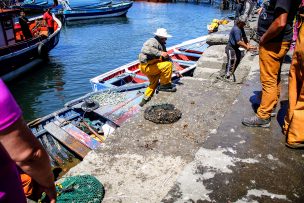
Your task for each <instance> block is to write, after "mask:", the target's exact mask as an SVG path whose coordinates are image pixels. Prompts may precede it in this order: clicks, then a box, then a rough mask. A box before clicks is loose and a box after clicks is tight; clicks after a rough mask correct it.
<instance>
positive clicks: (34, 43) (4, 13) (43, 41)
mask: <svg viewBox="0 0 304 203" xmlns="http://www.w3.org/2000/svg"><path fill="white" fill-rule="evenodd" d="M17 12H18V10H0V20H1V24H0V67H1V69H0V77H1V78H2V79H3V80H5V81H10V80H13V79H14V78H16V77H18V76H19V75H21V74H22V73H24V72H26V71H28V70H30V69H31V68H33V67H35V66H36V65H37V64H39V63H40V62H42V61H43V60H44V59H46V58H47V56H48V52H49V51H50V50H52V49H53V48H54V47H55V46H56V45H57V44H58V42H59V36H60V31H61V26H62V24H61V22H60V21H59V20H58V19H57V18H56V17H55V16H54V15H53V18H54V20H55V29H54V30H55V31H54V33H53V34H51V35H49V36H48V31H47V30H48V29H47V27H45V26H44V25H43V23H42V16H39V17H37V18H34V19H30V20H29V21H30V23H29V28H30V30H31V32H32V35H33V37H32V38H31V39H27V40H26V39H24V36H23V33H22V30H21V27H20V25H19V23H14V21H13V18H14V16H16V15H17Z"/></svg>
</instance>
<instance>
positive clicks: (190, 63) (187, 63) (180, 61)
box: [172, 59, 196, 66]
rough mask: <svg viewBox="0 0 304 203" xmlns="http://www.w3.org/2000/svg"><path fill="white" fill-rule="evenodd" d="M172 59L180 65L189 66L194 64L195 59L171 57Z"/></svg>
mask: <svg viewBox="0 0 304 203" xmlns="http://www.w3.org/2000/svg"><path fill="white" fill-rule="evenodd" d="M172 61H173V62H176V63H178V64H180V65H183V66H191V65H194V64H196V61H183V60H178V59H172Z"/></svg>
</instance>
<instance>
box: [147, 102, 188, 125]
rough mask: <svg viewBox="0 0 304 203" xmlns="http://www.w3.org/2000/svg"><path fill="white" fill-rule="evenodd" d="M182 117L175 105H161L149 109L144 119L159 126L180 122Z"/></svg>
mask: <svg viewBox="0 0 304 203" xmlns="http://www.w3.org/2000/svg"><path fill="white" fill-rule="evenodd" d="M181 117H182V113H181V111H180V110H178V109H177V108H175V106H174V105H173V104H160V105H154V106H150V107H148V108H147V109H146V110H145V112H144V118H145V119H147V120H149V121H152V122H153V123H157V124H169V123H174V122H176V121H178V120H179V119H180V118H181Z"/></svg>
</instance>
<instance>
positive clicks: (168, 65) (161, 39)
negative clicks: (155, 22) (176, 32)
mask: <svg viewBox="0 0 304 203" xmlns="http://www.w3.org/2000/svg"><path fill="white" fill-rule="evenodd" d="M154 34H155V36H154V37H153V38H150V39H148V40H147V41H146V42H145V43H144V45H143V47H142V49H141V53H140V54H139V62H140V65H139V68H140V70H141V72H142V73H144V74H145V75H146V76H147V77H148V79H149V82H150V84H149V86H148V87H147V89H146V91H145V96H144V98H143V100H142V101H141V102H140V104H139V105H140V106H144V105H145V104H146V103H147V102H148V101H150V99H151V97H152V96H153V94H154V91H155V90H156V88H157V86H158V82H160V86H159V88H158V90H159V91H166V92H176V88H175V87H174V85H173V84H172V83H171V76H172V68H173V64H172V62H171V61H170V57H169V55H168V53H167V50H166V41H167V38H170V37H172V36H171V35H169V34H168V33H167V30H166V29H164V28H159V29H157V31H156V32H155V33H154Z"/></svg>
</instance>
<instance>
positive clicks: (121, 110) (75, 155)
mask: <svg viewBox="0 0 304 203" xmlns="http://www.w3.org/2000/svg"><path fill="white" fill-rule="evenodd" d="M118 96H119V97H120V98H118ZM101 97H102V98H104V100H100V98H101ZM142 97H143V91H138V90H136V91H122V90H119V89H112V90H111V91H104V92H92V93H89V94H86V95H85V96H83V97H81V98H78V99H76V100H73V101H70V102H68V103H67V104H66V105H65V106H66V107H65V108H63V109H60V110H58V111H56V112H54V113H52V114H50V115H47V116H45V117H43V118H39V119H36V120H34V121H32V122H30V123H28V127H29V128H30V129H31V131H32V132H33V134H34V135H35V136H36V138H37V139H38V140H39V141H40V142H41V143H42V145H43V146H44V148H45V149H46V151H47V152H48V154H49V156H50V160H51V163H52V166H53V167H65V166H66V165H69V163H70V162H74V161H75V159H78V160H81V159H82V158H84V156H85V155H86V154H87V153H88V152H89V151H90V150H95V149H97V148H98V147H100V146H101V143H102V142H103V141H104V140H105V139H106V138H107V136H109V135H110V134H111V133H113V132H114V130H115V129H116V128H117V127H118V126H119V125H121V124H122V123H123V122H125V121H126V120H127V119H128V118H130V117H132V116H133V115H134V114H136V113H138V112H139V110H140V107H139V106H138V105H137V104H138V103H139V101H140V100H141V99H142ZM88 99H90V100H94V101H95V102H97V103H98V104H99V106H98V107H96V108H95V109H93V110H92V111H88V112H86V111H85V109H84V108H83V104H84V102H85V101H87V100H88ZM115 100H116V101H115Z"/></svg>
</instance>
